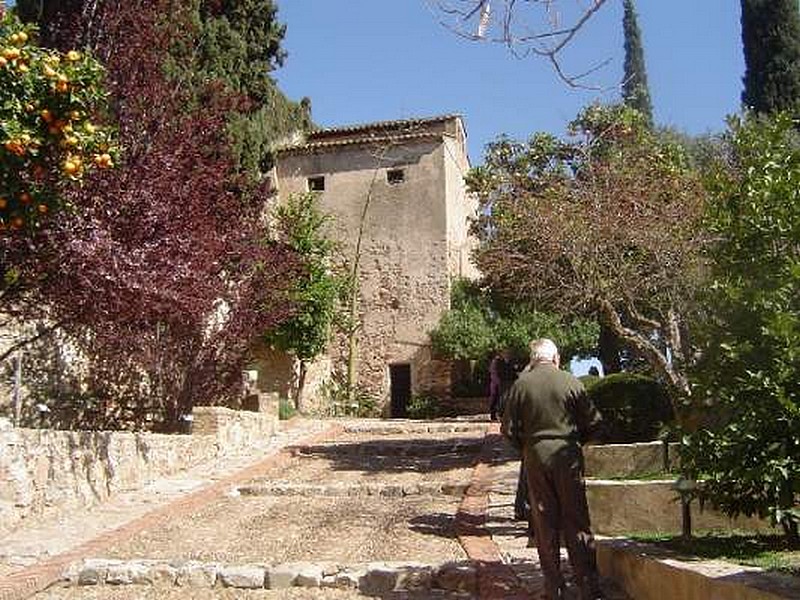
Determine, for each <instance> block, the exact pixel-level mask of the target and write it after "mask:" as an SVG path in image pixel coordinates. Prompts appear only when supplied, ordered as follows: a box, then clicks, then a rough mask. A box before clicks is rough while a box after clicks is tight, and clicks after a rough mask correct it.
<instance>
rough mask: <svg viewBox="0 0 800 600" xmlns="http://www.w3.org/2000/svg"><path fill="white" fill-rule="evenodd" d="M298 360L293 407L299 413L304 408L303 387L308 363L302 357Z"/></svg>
mask: <svg viewBox="0 0 800 600" xmlns="http://www.w3.org/2000/svg"><path fill="white" fill-rule="evenodd" d="M299 361H300V372H299V373H298V374H297V389H295V392H294V408H295V410H296V411H297V412H299V413H301V412H303V411H304V410H305V408H306V407H305V405H304V404H303V388H305V386H306V375H308V363H306V361H304V360H303V359H302V358H301V359H299Z"/></svg>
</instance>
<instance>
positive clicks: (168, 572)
mask: <svg viewBox="0 0 800 600" xmlns="http://www.w3.org/2000/svg"><path fill="white" fill-rule="evenodd" d="M60 583H61V584H62V585H70V586H84V585H92V586H97V585H113V586H121V585H158V586H180V587H185V588H235V589H251V590H252V589H268V590H278V589H286V588H290V587H303V588H337V589H349V590H357V591H359V592H360V593H363V594H366V595H370V596H377V595H382V594H388V593H392V592H425V591H430V592H431V593H441V592H448V593H463V594H467V595H470V596H474V594H475V593H476V590H477V569H476V566H475V565H474V564H473V563H472V562H470V561H462V562H450V563H443V564H421V563H403V562H379V563H365V564H354V565H339V564H334V563H314V562H298V563H284V564H270V565H267V564H222V563H204V562H199V561H182V560H173V561H169V560H148V559H136V560H116V559H104V558H93V559H85V560H83V561H81V562H79V563H75V564H73V565H70V567H69V568H68V569H67V570H66V572H65V573H64V575H63V579H62V581H61V582H60ZM187 593H189V592H188V591H187Z"/></svg>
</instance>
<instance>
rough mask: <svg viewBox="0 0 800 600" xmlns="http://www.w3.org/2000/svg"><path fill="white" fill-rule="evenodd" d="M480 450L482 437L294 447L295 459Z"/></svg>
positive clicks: (457, 452)
mask: <svg viewBox="0 0 800 600" xmlns="http://www.w3.org/2000/svg"><path fill="white" fill-rule="evenodd" d="M482 447H483V438H475V439H468V438H467V439H462V440H455V441H453V440H413V441H379V442H331V443H327V444H313V445H303V446H294V447H292V449H291V451H292V454H294V455H295V456H298V455H299V456H318V455H323V456H324V455H331V454H335V455H336V456H407V457H429V456H438V455H442V454H475V453H477V452H480V450H481V448H482Z"/></svg>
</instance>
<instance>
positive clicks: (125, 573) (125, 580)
mask: <svg viewBox="0 0 800 600" xmlns="http://www.w3.org/2000/svg"><path fill="white" fill-rule="evenodd" d="M131 567H132V565H131V563H127V562H126V563H122V564H119V565H109V566H108V571H107V572H106V583H107V584H108V585H131V584H132V583H133V572H132V570H131Z"/></svg>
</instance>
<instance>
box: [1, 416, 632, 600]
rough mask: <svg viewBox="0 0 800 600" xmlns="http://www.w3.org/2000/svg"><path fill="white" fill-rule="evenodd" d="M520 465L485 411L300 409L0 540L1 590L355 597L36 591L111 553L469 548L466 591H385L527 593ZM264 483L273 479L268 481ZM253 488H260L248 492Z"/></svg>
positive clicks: (133, 591)
mask: <svg viewBox="0 0 800 600" xmlns="http://www.w3.org/2000/svg"><path fill="white" fill-rule="evenodd" d="M487 430H488V433H487ZM517 466H518V462H517V461H515V460H514V459H513V457H512V456H511V455H509V454H508V448H507V447H506V445H505V444H504V443H503V442H502V441H501V440H500V437H499V436H498V435H497V432H496V427H495V426H489V425H487V424H485V423H478V422H472V423H470V422H465V423H457V424H452V425H449V424H441V423H436V424H434V425H431V424H430V423H428V424H426V423H420V422H417V423H415V422H396V421H393V422H391V426H387V424H386V423H385V422H380V421H372V422H370V421H357V422H348V421H336V422H320V421H311V420H305V421H304V420H296V421H294V422H293V423H292V425H291V426H290V427H289V428H287V429H285V430H284V431H282V432H281V433H279V434H278V435H277V436H276V437H275V438H274V439H273V440H272V442H271V443H270V444H269V446H268V447H266V448H262V449H259V450H258V451H254V452H250V453H246V454H242V455H238V456H229V457H226V458H224V459H221V460H217V461H216V462H215V463H214V464H212V465H203V466H201V467H198V468H194V469H191V470H189V471H187V472H185V473H183V474H181V475H180V476H175V477H170V478H167V479H163V480H159V481H157V482H154V483H153V484H151V485H149V486H147V487H145V488H143V489H141V490H138V491H135V492H129V493H126V494H122V495H120V496H118V497H116V498H114V499H113V500H111V501H109V502H107V503H104V504H102V505H100V506H98V507H95V508H93V509H92V510H90V511H86V512H84V513H82V514H77V513H72V514H69V515H65V516H63V517H61V518H60V519H53V520H50V521H45V522H42V523H39V524H38V525H37V526H36V527H26V528H24V529H20V530H18V531H17V532H16V533H14V534H12V535H10V536H8V537H6V538H5V539H3V540H0V600H12V599H13V600H17V599H19V600H22V599H23V598H31V597H34V596H35V598H36V599H37V600H45V599H47V600H49V599H51V598H53V599H54V598H69V599H73V598H74V599H75V600H94V599H97V600H116V599H120V600H122V599H128V598H130V599H133V598H161V597H163V598H180V597H198V598H200V597H202V598H239V597H241V598H253V599H256V598H258V600H268V599H269V600H271V599H273V598H275V599H277V598H283V599H286V600H289V599H295V598H319V599H325V598H330V599H331V600H334V599H337V600H338V599H339V598H341V599H342V600H345V599H350V598H356V597H363V596H359V594H358V592H356V591H346V590H339V591H336V590H323V589H317V590H306V591H302V590H297V589H287V590H284V591H281V592H276V591H267V590H261V591H259V592H256V591H252V590H247V591H245V590H230V589H219V588H214V589H212V590H208V589H205V590H200V589H197V590H187V589H186V588H180V587H176V588H171V589H169V590H166V589H161V590H160V591H156V590H154V589H152V588H151V589H148V588H147V587H142V586H121V587H119V586H94V587H93V588H71V589H68V588H60V589H53V590H50V591H48V592H45V593H42V594H37V592H39V591H40V590H42V589H44V588H46V587H47V586H48V585H50V584H51V583H52V582H54V581H56V580H58V579H59V578H60V577H61V574H62V573H63V572H64V570H65V568H66V567H67V566H69V565H71V564H75V563H76V562H78V561H80V560H82V559H85V558H107V557H116V558H118V559H133V560H141V559H143V558H150V559H164V558H165V557H169V558H175V559H180V560H205V561H216V562H220V563H227V564H242V563H248V562H250V563H252V562H254V561H257V560H258V559H257V558H256V557H268V558H269V560H271V561H272V562H273V563H275V562H287V561H288V562H291V561H297V560H302V561H317V562H319V561H321V560H323V558H324V559H325V560H328V561H330V560H332V559H337V558H339V559H340V560H339V564H342V563H348V564H352V563H357V562H360V563H363V564H374V563H370V562H369V561H376V560H379V561H392V560H395V561H396V560H406V561H408V560H409V559H411V560H413V561H417V562H420V563H426V564H431V565H440V564H446V563H448V562H452V561H456V562H458V561H462V562H463V561H464V560H469V561H471V564H473V565H475V567H474V569H476V570H474V571H473V572H474V573H476V575H475V577H476V583H475V585H474V587H471V588H470V589H471V591H469V592H466V593H465V592H464V591H462V592H461V593H460V595H459V593H457V592H458V589H457V587H458V586H456V587H454V588H453V591H447V590H446V589H445V590H442V589H437V590H436V591H435V593H434V592H433V591H429V592H427V593H425V594H422V595H414V594H405V595H397V594H383V595H381V597H384V598H401V597H402V598H426V599H427V598H432V597H435V598H439V597H441V598H445V597H448V598H449V597H451V594H452V597H461V598H463V597H478V598H482V599H484V598H485V599H503V600H511V599H514V598H519V599H522V598H537V597H538V594H539V593H540V592H541V590H542V579H541V574H540V571H539V569H538V562H537V559H536V552H535V550H533V549H529V548H527V547H526V541H527V538H526V537H525V529H524V524H523V523H519V522H516V521H514V520H513V489H514V486H515V485H516V470H517ZM265 482H270V483H271V484H272V486H271V487H270V488H268V489H267V490H266V491H264V490H263V486H264V483H265ZM254 486H255V487H254ZM258 486H262V492H259V493H257V494H255V495H253V493H252V492H253V489H258ZM464 489H466V493H465V494H464V495H463V497H461V496H460V495H461V494H462V492H463V491H464ZM236 490H242V495H241V496H237V494H236ZM246 490H249V491H250V493H247V492H246ZM232 492H233V494H232ZM337 496H338V497H342V498H341V499H335V498H336V497H337ZM350 513H353V514H350ZM304 517H307V518H304ZM348 517H349V518H350V521H348V520H347V519H348ZM342 521H344V523H343V522H342ZM360 521H368V522H360ZM276 525H277V526H276ZM348 528H350V529H348ZM371 532H372V533H371ZM326 536H327V537H328V538H330V539H323V538H326ZM242 540H243V541H242ZM337 545H338V546H337ZM337 548H338V550H337ZM123 588H126V589H123ZM234 592H237V593H234ZM607 593H608V594H609V598H611V599H612V600H624V599H625V596H624V595H622V594H619V593H618V592H616V591H614V590H613V589H608V590H607Z"/></svg>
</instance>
